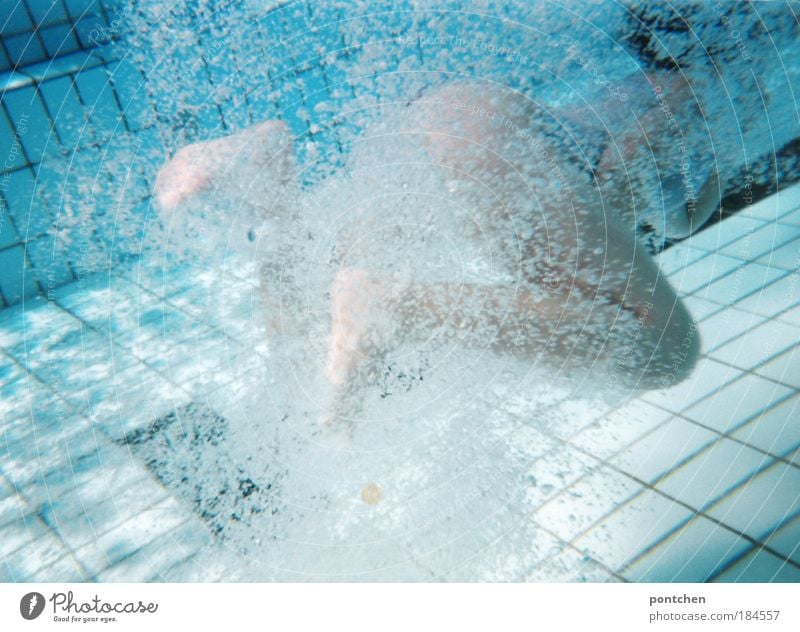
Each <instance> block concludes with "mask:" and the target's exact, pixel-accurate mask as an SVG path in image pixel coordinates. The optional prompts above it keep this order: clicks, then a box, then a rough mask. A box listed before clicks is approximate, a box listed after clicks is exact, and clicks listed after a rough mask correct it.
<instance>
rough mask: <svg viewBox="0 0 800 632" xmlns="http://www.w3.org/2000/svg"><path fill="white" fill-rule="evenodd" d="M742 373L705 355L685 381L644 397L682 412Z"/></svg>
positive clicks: (646, 394) (643, 397)
mask: <svg viewBox="0 0 800 632" xmlns="http://www.w3.org/2000/svg"><path fill="white" fill-rule="evenodd" d="M741 374H742V371H741V369H738V368H736V367H732V366H730V365H728V364H723V363H721V362H717V361H716V360H712V359H710V358H707V357H703V358H700V360H699V362H698V363H697V366H696V367H695V368H694V371H692V374H691V375H690V376H689V377H688V378H687V379H685V380H684V381H683V382H681V383H679V384H676V385H675V386H673V387H672V388H669V389H666V390H661V391H650V392H649V393H645V394H644V395H643V396H642V399H644V400H645V401H648V402H652V403H654V404H657V405H658V406H661V407H663V408H666V409H667V410H671V411H673V412H680V411H681V410H684V409H686V408H688V407H689V406H691V405H692V404H694V403H696V402H698V401H699V400H701V399H703V398H704V397H707V396H708V395H711V394H713V393H715V392H716V391H718V390H719V389H720V388H722V387H723V386H725V385H726V384H728V383H729V382H731V381H733V380H735V379H736V378H738V377H740V376H741Z"/></svg>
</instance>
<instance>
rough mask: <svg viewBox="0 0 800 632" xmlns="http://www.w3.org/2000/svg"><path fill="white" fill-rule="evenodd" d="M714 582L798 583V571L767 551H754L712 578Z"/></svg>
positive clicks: (799, 571) (799, 580)
mask: <svg viewBox="0 0 800 632" xmlns="http://www.w3.org/2000/svg"><path fill="white" fill-rule="evenodd" d="M713 581H715V582H736V583H743V582H751V583H755V582H793V583H796V582H800V569H798V568H797V567H795V566H792V565H791V564H788V563H787V562H786V561H785V560H782V559H781V558H779V557H776V556H775V555H773V554H772V553H770V552H769V551H764V550H763V549H756V550H754V551H753V552H751V553H748V554H747V555H745V556H744V557H743V558H742V559H741V560H739V561H738V562H736V563H735V564H734V565H733V566H731V567H730V568H728V569H726V570H725V571H723V572H722V573H720V574H719V575H718V576H717V577H715V578H714V580H713Z"/></svg>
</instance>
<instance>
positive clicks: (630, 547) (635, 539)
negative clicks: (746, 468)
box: [575, 489, 692, 570]
mask: <svg viewBox="0 0 800 632" xmlns="http://www.w3.org/2000/svg"><path fill="white" fill-rule="evenodd" d="M691 515H692V513H691V511H689V510H688V509H686V508H685V507H683V506H682V505H680V504H678V503H676V502H673V501H671V500H669V499H668V498H665V497H664V496H662V495H661V494H659V493H657V492H654V491H652V490H649V489H648V490H646V491H645V492H643V493H642V494H640V495H639V496H637V497H636V498H634V499H633V500H631V501H630V502H629V503H627V504H626V505H625V506H624V507H622V508H621V509H619V510H617V511H615V512H614V513H612V514H611V515H610V516H608V517H607V518H606V519H605V520H603V522H601V523H600V524H599V525H597V526H595V527H593V528H592V529H591V530H590V531H589V532H588V533H586V534H585V535H583V536H582V537H580V538H578V539H577V540H576V541H575V547H576V548H578V549H579V550H582V551H584V552H585V553H587V554H588V555H590V556H591V557H592V558H594V559H596V560H598V561H600V562H601V563H603V564H605V565H606V566H608V567H609V568H611V569H612V570H617V569H621V568H622V567H624V566H625V565H626V564H628V563H630V561H631V560H633V559H634V558H635V557H637V556H638V555H639V554H640V552H641V551H642V550H643V549H646V548H648V547H651V546H653V545H654V544H655V543H656V542H658V541H659V540H661V539H662V538H664V536H666V535H667V534H668V533H670V532H671V531H673V530H675V529H677V528H678V527H680V526H681V525H682V524H683V523H685V522H686V521H687V520H688V519H689V518H690V517H691Z"/></svg>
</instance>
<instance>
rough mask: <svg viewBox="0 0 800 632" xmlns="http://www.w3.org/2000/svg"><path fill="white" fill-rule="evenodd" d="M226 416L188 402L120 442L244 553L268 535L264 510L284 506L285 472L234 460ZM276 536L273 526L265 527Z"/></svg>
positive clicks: (277, 510) (275, 511) (273, 511)
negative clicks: (229, 442) (228, 442)
mask: <svg viewBox="0 0 800 632" xmlns="http://www.w3.org/2000/svg"><path fill="white" fill-rule="evenodd" d="M227 433H228V422H227V420H226V419H225V418H223V417H220V416H219V415H217V414H216V413H215V412H214V411H212V410H210V409H209V408H207V407H205V406H203V405H201V404H197V403H190V404H188V405H186V406H184V407H182V408H179V409H177V410H176V411H174V412H172V413H170V414H168V415H165V416H163V417H160V418H159V419H156V420H155V421H153V422H152V423H151V424H150V425H149V426H147V427H146V428H141V429H137V430H135V431H133V432H131V433H129V434H128V435H126V436H125V437H124V438H123V439H122V440H121V441H119V442H118V443H119V444H120V445H123V446H126V447H128V448H129V449H130V450H131V451H132V452H133V453H134V454H135V455H136V456H137V457H139V458H140V459H142V461H144V463H145V464H146V465H147V467H148V468H149V469H150V471H151V472H152V473H153V475H154V476H155V477H156V478H157V479H158V480H159V481H160V482H161V483H162V484H163V485H164V486H165V487H167V488H168V489H170V490H172V491H173V492H174V493H176V494H177V495H179V496H180V497H181V498H182V499H183V500H184V501H186V502H187V503H188V504H189V505H190V506H191V507H192V509H193V511H194V512H195V513H196V514H197V515H198V516H199V517H200V518H202V519H203V520H204V521H205V522H206V523H207V524H208V526H209V529H210V530H211V532H212V533H213V534H214V535H215V536H217V537H219V538H221V539H222V540H225V541H226V542H229V543H230V545H231V546H234V547H235V548H237V549H239V550H240V552H242V553H245V552H247V549H249V547H250V545H251V544H257V543H259V542H261V541H263V540H265V539H267V538H269V537H270V536H266V537H265V536H264V534H263V527H262V528H253V522H254V521H255V520H257V519H258V520H259V526H262V525H263V524H264V522H263V521H262V520H260V519H259V516H262V515H272V516H276V522H277V520H278V515H279V514H281V513H282V512H283V510H284V507H283V505H282V503H281V501H280V487H281V482H282V481H283V479H284V476H285V472H282V471H278V469H277V468H272V467H271V466H270V465H268V464H267V465H264V464H260V466H259V468H258V474H256V473H255V468H253V467H252V463H236V462H234V460H233V457H232V455H231V453H230V452H229V451H228V450H227V448H226V445H225V441H226V436H227ZM267 531H268V532H270V534H271V537H272V538H275V537H277V535H278V534H277V533H275V530H274V529H267Z"/></svg>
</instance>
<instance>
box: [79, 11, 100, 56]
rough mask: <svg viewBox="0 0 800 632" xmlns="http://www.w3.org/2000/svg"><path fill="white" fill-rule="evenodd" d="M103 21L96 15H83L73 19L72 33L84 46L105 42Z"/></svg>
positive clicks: (88, 46)
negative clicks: (73, 27)
mask: <svg viewBox="0 0 800 632" xmlns="http://www.w3.org/2000/svg"><path fill="white" fill-rule="evenodd" d="M105 28H106V26H105V22H104V21H103V20H102V19H101V18H100V17H99V16H96V15H85V16H84V17H82V18H80V19H78V20H76V21H75V29H74V33H75V35H76V37H77V38H78V41H79V42H80V43H81V46H83V47H84V48H93V47H95V46H100V45H102V44H105V43H106V42H107V39H106V37H105V35H104V33H105Z"/></svg>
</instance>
